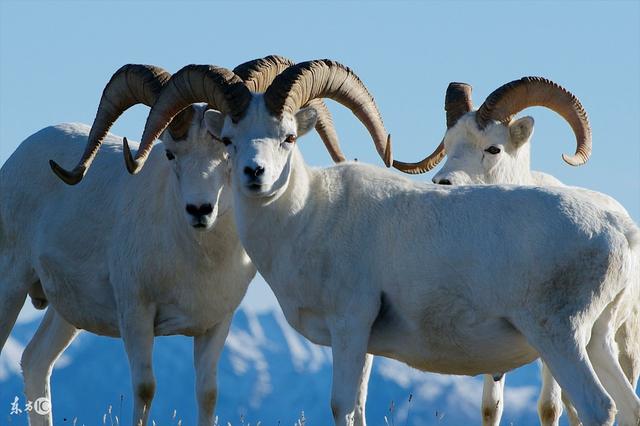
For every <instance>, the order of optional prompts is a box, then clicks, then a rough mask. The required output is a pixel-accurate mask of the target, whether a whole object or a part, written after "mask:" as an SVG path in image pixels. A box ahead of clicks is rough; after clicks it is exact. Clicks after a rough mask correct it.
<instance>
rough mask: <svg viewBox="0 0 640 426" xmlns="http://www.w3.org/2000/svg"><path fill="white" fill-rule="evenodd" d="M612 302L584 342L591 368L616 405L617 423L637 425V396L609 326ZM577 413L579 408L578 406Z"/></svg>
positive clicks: (639, 413) (639, 408) (639, 406)
mask: <svg viewBox="0 0 640 426" xmlns="http://www.w3.org/2000/svg"><path fill="white" fill-rule="evenodd" d="M614 308H615V304H611V305H609V306H608V307H607V309H605V311H604V312H603V313H602V315H601V316H600V318H598V320H597V321H596V323H595V325H594V327H593V330H592V332H591V340H590V341H589V344H588V345H587V352H588V353H589V359H590V360H591V363H592V364H593V366H594V369H595V371H596V373H597V375H598V377H599V378H600V381H601V382H602V384H603V385H604V387H605V389H606V390H607V392H608V393H609V394H610V395H611V397H612V398H613V400H614V401H615V403H616V406H617V408H618V420H619V421H618V424H619V425H620V426H638V425H640V399H639V398H638V396H636V394H635V389H633V388H632V387H631V384H630V383H629V380H628V379H627V377H626V376H625V374H624V372H623V371H622V368H621V367H620V364H619V363H618V347H617V344H616V342H615V340H614V337H615V336H614V333H615V330H614V329H613V328H612V326H611V324H612V322H613V321H612V311H613V310H614ZM578 413H580V409H578Z"/></svg>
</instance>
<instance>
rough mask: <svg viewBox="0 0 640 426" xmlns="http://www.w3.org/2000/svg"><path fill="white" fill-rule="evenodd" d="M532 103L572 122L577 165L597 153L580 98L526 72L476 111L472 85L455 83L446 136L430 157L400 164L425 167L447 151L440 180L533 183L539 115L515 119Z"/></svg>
mask: <svg viewBox="0 0 640 426" xmlns="http://www.w3.org/2000/svg"><path fill="white" fill-rule="evenodd" d="M465 87H466V88H465ZM463 88H465V89H463ZM455 99H458V102H457V103H458V105H459V107H458V108H456V106H455V105H456V102H455ZM531 106H544V107H547V108H549V109H551V110H553V111H555V112H557V113H558V114H560V115H561V116H562V117H563V118H564V119H565V120H566V121H567V122H568V123H569V124H570V125H571V128H572V129H573V131H574V134H575V135H576V152H575V154H574V155H566V154H563V156H562V158H563V159H564V160H565V161H566V162H567V163H568V164H570V165H573V166H578V165H581V164H584V163H585V162H586V161H587V160H588V158H589V156H590V154H591V129H590V127H589V121H588V118H587V114H586V112H585V111H584V108H583V107H582V105H581V104H580V101H579V100H578V99H577V98H576V97H575V96H574V95H573V94H571V93H570V92H569V91H567V90H566V89H564V88H563V87H561V86H559V85H558V84H556V83H554V82H552V81H550V80H547V79H544V78H541V77H524V78H522V79H520V80H515V81H512V82H510V83H507V84H505V85H503V86H501V87H500V88H498V89H496V90H495V91H494V92H493V93H492V94H491V95H489V96H488V97H487V99H486V100H485V102H484V103H483V104H482V106H481V107H480V108H479V109H478V110H477V111H472V103H471V86H468V85H465V84H463V83H451V84H450V85H449V88H448V89H447V95H446V98H445V109H446V110H447V132H446V134H445V137H444V139H443V141H442V142H441V143H440V145H439V146H438V147H437V148H436V150H435V151H434V153H433V154H431V155H429V156H428V157H427V158H425V159H424V160H422V161H420V162H418V163H403V162H399V161H396V162H394V167H396V168H397V169H399V170H401V171H403V172H405V173H424V172H426V171H428V170H431V169H432V168H434V167H435V166H436V165H437V164H438V162H439V161H440V160H442V158H444V156H445V153H446V155H447V161H446V163H445V165H444V166H443V167H442V169H441V170H440V171H439V172H438V173H437V174H436V176H435V177H434V179H433V181H434V182H435V183H443V184H447V183H450V184H472V183H476V184H478V183H518V184H526V183H531V178H530V169H529V167H530V164H529V150H530V145H529V143H528V142H529V141H530V138H531V135H532V133H533V126H534V121H533V118H531V117H523V118H521V119H518V120H515V119H514V116H515V115H516V114H517V113H518V112H520V111H522V110H523V109H525V108H528V107H531ZM456 110H457V111H458V112H457V113H455V112H452V111H456Z"/></svg>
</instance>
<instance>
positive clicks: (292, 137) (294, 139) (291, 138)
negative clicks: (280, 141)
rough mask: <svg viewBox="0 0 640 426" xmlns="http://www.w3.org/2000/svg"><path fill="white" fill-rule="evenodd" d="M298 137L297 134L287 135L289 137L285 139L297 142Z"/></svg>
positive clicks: (289, 141)
mask: <svg viewBox="0 0 640 426" xmlns="http://www.w3.org/2000/svg"><path fill="white" fill-rule="evenodd" d="M296 139H297V136H296V135H287V137H286V138H285V139H284V141H285V142H288V143H295V142H296Z"/></svg>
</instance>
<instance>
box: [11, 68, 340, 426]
mask: <svg viewBox="0 0 640 426" xmlns="http://www.w3.org/2000/svg"><path fill="white" fill-rule="evenodd" d="M290 64H291V61H289V60H288V59H286V58H282V57H277V56H269V57H267V58H264V59H260V60H256V61H250V62H247V63H245V64H242V65H240V66H238V67H237V68H236V69H235V71H236V72H237V73H238V74H239V75H242V76H243V78H245V80H246V81H245V84H246V85H247V86H248V87H250V88H251V89H252V90H256V91H260V90H264V88H266V86H268V85H269V84H270V83H271V81H272V80H273V78H274V77H275V76H276V75H277V74H278V73H279V72H280V71H282V70H283V69H284V68H286V67H287V66H289V65H290ZM169 77H170V75H169V74H168V73H167V72H166V71H164V70H162V69H160V68H158V67H153V66H143V65H126V66H124V67H122V68H121V69H120V70H119V71H118V72H116V73H115V74H114V76H113V77H112V79H111V81H110V82H109V83H108V84H107V86H106V88H105V90H104V93H103V96H102V99H101V102H100V107H99V109H98V113H97V116H96V120H95V121H94V125H93V127H92V128H91V130H90V129H89V128H88V127H87V126H84V125H81V124H65V125H59V126H54V127H49V128H46V129H43V130H42V131H40V132H38V133H36V134H35V135H33V136H31V137H30V138H28V139H27V140H26V141H25V142H23V143H22V144H21V146H20V147H19V148H18V150H17V151H16V152H15V153H14V154H13V155H12V157H11V158H10V159H9V160H8V161H7V163H6V164H5V165H4V166H3V167H2V170H1V172H0V190H1V192H2V194H3V198H2V207H1V209H2V210H0V219H1V220H0V226H1V228H0V230H2V234H1V235H0V237H1V238H0V271H1V272H2V275H3V277H4V279H3V282H2V286H1V287H0V296H1V299H0V303H1V306H2V307H3V313H6V315H3V321H2V323H1V327H2V328H1V329H0V337H1V338H2V340H1V341H0V342H2V345H3V346H4V342H5V341H6V338H7V336H8V333H9V332H10V330H11V328H12V326H13V323H14V322H15V318H16V315H17V313H18V311H19V309H20V307H21V306H22V303H23V301H24V299H25V297H26V295H27V293H28V294H29V295H30V296H31V299H32V302H33V303H34V305H35V306H36V307H39V308H44V307H45V306H46V305H47V304H48V302H51V305H52V306H51V307H50V308H49V310H48V311H47V313H46V314H45V317H44V319H43V321H42V323H41V325H40V327H39V329H38V331H37V332H36V335H35V336H34V338H33V339H32V341H31V342H30V343H29V345H28V346H27V348H26V350H25V353H24V355H23V359H22V365H23V372H24V378H25V392H26V394H27V397H28V398H29V399H31V400H35V399H37V398H39V397H42V396H44V397H46V398H48V399H49V400H50V388H49V379H50V375H51V369H52V366H53V364H54V363H55V360H56V359H57V358H58V357H59V355H60V354H61V353H62V352H63V351H64V349H65V348H66V347H67V346H68V345H69V343H70V342H71V341H72V340H73V339H74V337H75V336H76V335H77V332H78V329H79V328H82V329H87V330H89V331H92V332H95V333H97V334H104V335H109V336H121V337H122V338H123V340H124V342H125V347H126V349H127V354H128V356H129V360H130V365H131V369H132V378H133V388H134V396H135V406H134V414H133V419H134V421H133V424H138V421H139V420H141V421H142V422H143V423H144V424H146V421H147V417H148V413H149V408H150V404H151V401H152V398H153V393H154V388H155V381H154V378H153V373H152V370H151V350H152V343H153V336H154V335H171V334H186V335H192V336H194V362H195V367H196V377H197V381H196V390H197V397H198V410H199V416H198V424H200V425H209V424H211V422H212V416H213V410H214V407H215V400H216V394H217V385H216V363H217V359H218V357H219V355H220V351H221V349H222V346H223V343H224V340H225V338H226V335H227V332H228V328H229V323H230V320H231V316H232V314H233V311H234V310H235V308H236V307H237V306H238V304H239V302H240V300H241V299H242V297H243V295H244V293H245V291H246V288H247V285H248V283H249V281H250V280H251V278H252V277H253V276H254V275H255V268H254V267H253V265H252V264H251V263H250V261H249V259H248V257H247V256H246V253H245V252H244V250H243V249H242V247H241V245H240V243H239V240H238V236H237V232H236V228H235V224H234V219H233V214H232V213H231V200H230V196H231V194H230V189H229V187H228V184H227V180H228V178H229V176H228V175H229V166H228V164H227V160H226V157H227V154H226V152H225V151H226V150H225V149H224V148H223V147H222V146H221V145H220V144H219V143H217V142H215V141H214V140H213V139H212V137H211V135H210V134H209V133H208V132H207V130H206V128H205V126H204V124H203V113H204V111H205V110H206V109H207V107H206V106H202V105H193V106H191V107H190V108H188V109H185V110H184V111H183V112H182V113H181V114H180V115H179V116H178V117H176V118H175V119H174V120H173V122H172V124H171V126H170V127H169V129H168V130H167V131H166V132H164V133H163V135H162V137H161V139H162V140H163V144H164V148H165V155H166V157H167V159H168V160H169V161H167V160H166V159H164V158H163V157H164V155H163V154H162V152H161V151H162V149H161V148H160V147H158V149H155V150H154V151H153V152H152V154H151V155H152V158H153V160H152V161H151V164H150V166H151V167H150V168H149V170H148V171H145V173H144V174H143V175H142V176H141V177H140V178H136V179H131V177H130V176H129V175H128V174H126V173H124V174H123V173H122V171H123V168H122V158H123V157H122V149H121V142H120V139H119V138H117V137H115V136H112V135H110V134H108V133H107V132H108V130H109V128H110V127H111V125H112V124H113V122H114V121H115V120H116V119H117V117H118V116H119V115H120V114H122V113H123V112H124V111H125V110H126V109H128V108H129V107H131V106H132V105H135V104H137V103H144V104H146V105H147V106H151V105H152V104H153V102H154V101H155V99H156V97H157V95H158V93H159V92H160V90H161V89H162V88H163V87H164V85H165V84H166V82H167V81H168V80H169ZM213 105H215V104H213ZM310 105H312V106H313V107H315V108H316V110H317V111H318V113H319V115H320V116H321V117H322V118H321V120H319V121H318V123H317V125H316V128H317V129H318V132H319V133H320V135H321V138H322V140H323V142H324V143H325V145H326V146H327V149H328V150H329V152H330V153H331V155H332V157H333V158H334V160H336V161H341V160H342V159H344V157H343V155H342V153H341V151H340V148H339V145H338V141H337V135H336V134H335V131H334V129H333V123H332V120H331V116H330V114H329V112H328V110H327V108H326V106H325V105H324V103H322V102H321V101H319V100H316V101H315V102H313V103H310ZM210 106H211V105H210ZM85 142H87V148H86V149H85V152H84V154H83V157H82V159H81V161H80V162H79V164H78V166H76V168H75V169H74V170H73V171H71V172H67V171H66V170H64V169H62V168H61V167H60V166H58V165H57V164H56V163H54V162H51V166H52V168H53V170H54V172H56V174H57V175H58V176H59V177H60V178H61V179H62V180H64V181H65V182H66V183H68V184H72V185H75V184H78V183H79V182H80V181H83V184H82V185H81V186H80V187H78V188H77V189H73V190H72V189H69V188H67V187H65V186H64V185H62V184H61V183H60V182H59V181H58V180H57V179H55V177H54V176H53V175H52V174H51V173H50V172H48V171H46V170H44V169H43V168H42V164H44V161H46V159H48V158H56V159H62V160H66V161H71V160H72V159H73V158H74V157H76V156H77V154H78V150H79V148H80V147H81V146H82V144H83V143H85ZM101 146H102V147H103V149H102V155H101V156H100V157H99V158H98V160H97V161H96V164H95V165H94V166H93V173H92V174H91V175H90V176H89V177H87V178H86V179H84V180H83V177H84V175H85V173H86V172H87V170H88V168H89V167H90V165H91V163H92V162H93V160H94V158H95V157H96V155H97V153H98V150H99V149H100V147H101ZM34 218H42V219H40V220H37V219H34ZM185 219H186V220H185ZM189 225H190V226H189ZM25 230H26V231H25ZM202 231H208V232H202ZM54 308H55V310H54ZM30 421H31V424H38V425H41V424H47V425H51V424H53V423H52V417H51V414H49V415H47V416H45V417H42V416H40V415H39V414H36V413H35V412H31V413H30Z"/></svg>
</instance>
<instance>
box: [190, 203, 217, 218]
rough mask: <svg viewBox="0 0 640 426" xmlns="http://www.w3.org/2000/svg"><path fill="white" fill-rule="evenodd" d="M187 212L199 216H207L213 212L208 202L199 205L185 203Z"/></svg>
mask: <svg viewBox="0 0 640 426" xmlns="http://www.w3.org/2000/svg"><path fill="white" fill-rule="evenodd" d="M187 213H189V214H190V215H191V216H194V217H197V218H200V217H202V216H207V215H210V214H211V213H213V206H212V205H211V204H209V203H207V204H202V205H201V206H199V207H198V206H196V205H195V204H187Z"/></svg>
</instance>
